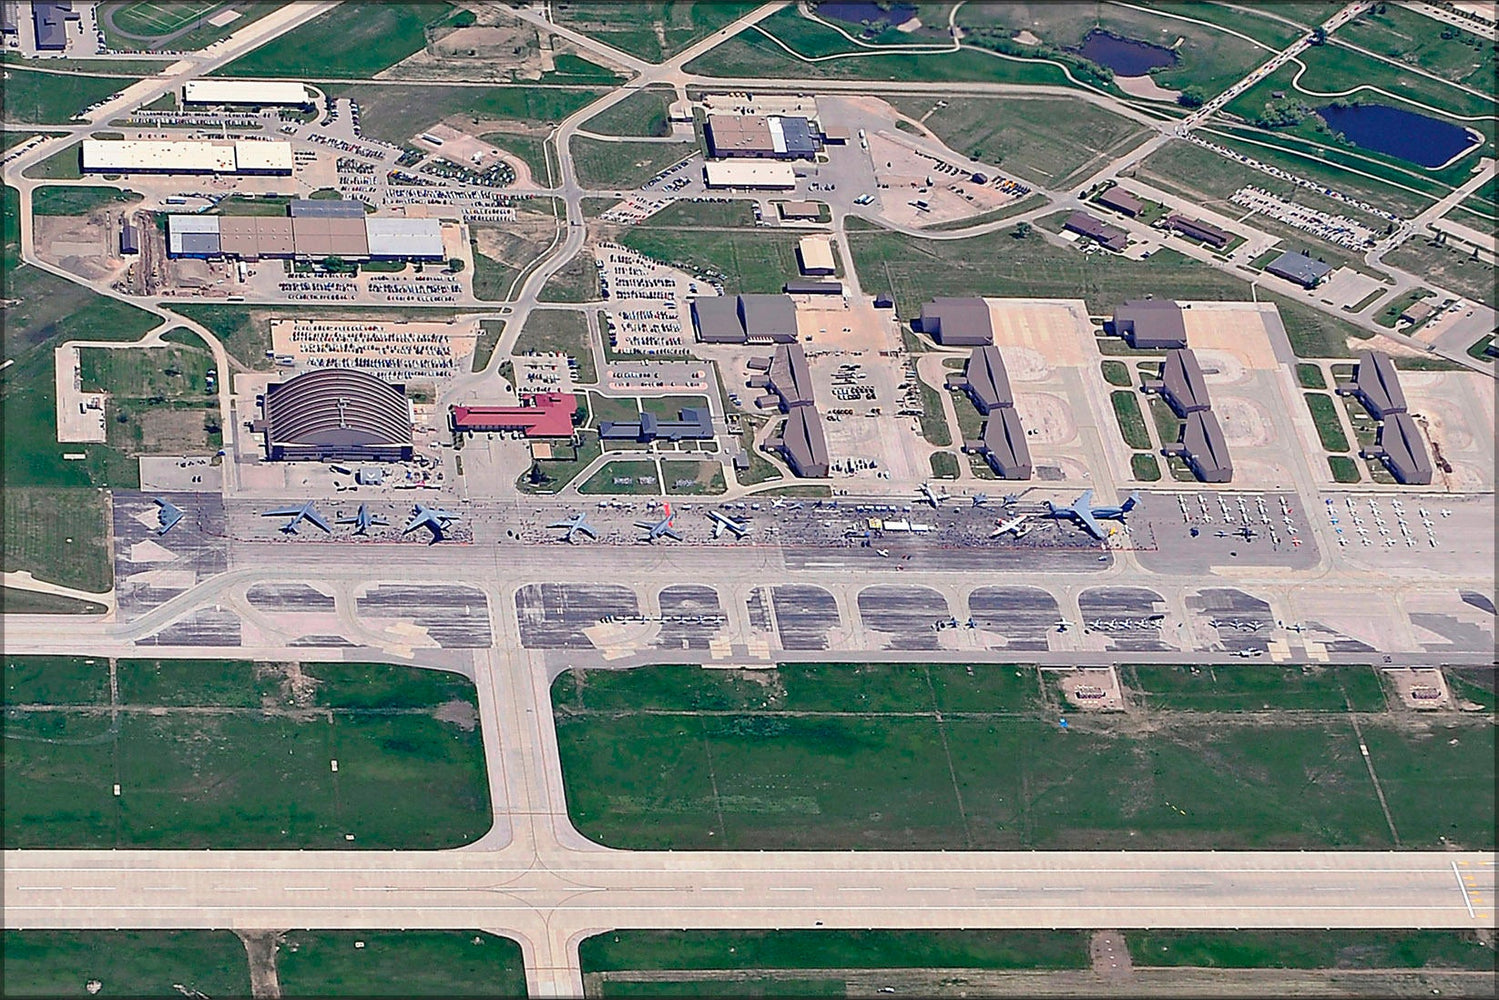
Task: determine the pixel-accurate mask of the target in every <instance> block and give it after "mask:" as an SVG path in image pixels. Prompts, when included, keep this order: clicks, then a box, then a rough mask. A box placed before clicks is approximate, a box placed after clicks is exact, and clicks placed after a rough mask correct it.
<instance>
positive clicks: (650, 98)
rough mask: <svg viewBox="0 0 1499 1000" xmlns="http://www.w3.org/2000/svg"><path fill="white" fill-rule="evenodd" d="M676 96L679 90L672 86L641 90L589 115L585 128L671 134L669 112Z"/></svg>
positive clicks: (618, 132)
mask: <svg viewBox="0 0 1499 1000" xmlns="http://www.w3.org/2000/svg"><path fill="white" fill-rule="evenodd" d="M674 96H675V91H673V90H672V89H671V88H670V87H647V88H646V89H644V90H637V91H635V93H633V94H631V95H630V96H629V97H626V98H625V99H624V100H622V101H620V102H619V103H618V104H616V105H614V106H613V107H612V108H607V109H605V110H604V111H601V112H599V113H598V114H596V115H594V116H593V117H592V118H590V119H588V121H586V122H584V123H583V128H584V129H585V130H587V131H589V132H597V133H598V134H600V135H640V136H652V135H655V136H664V135H670V134H671V123H670V122H668V121H667V120H666V115H667V111H668V110H669V107H670V105H671V101H672V98H673V97H674Z"/></svg>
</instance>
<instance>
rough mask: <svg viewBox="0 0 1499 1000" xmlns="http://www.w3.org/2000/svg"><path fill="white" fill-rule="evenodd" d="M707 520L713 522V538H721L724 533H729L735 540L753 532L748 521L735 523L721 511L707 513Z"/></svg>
mask: <svg viewBox="0 0 1499 1000" xmlns="http://www.w3.org/2000/svg"><path fill="white" fill-rule="evenodd" d="M708 519H709V520H710V521H712V522H713V537H714V538H721V537H722V536H723V533H724V532H725V531H728V532H730V533H731V534H732V535H733V536H734V537H735V538H743V537H744V536H745V535H747V534H749V533H750V532H751V531H752V530H753V529H752V528H751V527H750V523H749V522H748V521H736V520H734V519H733V518H732V517H730V516H729V515H727V514H725V513H723V512H722V511H717V510H710V511H708Z"/></svg>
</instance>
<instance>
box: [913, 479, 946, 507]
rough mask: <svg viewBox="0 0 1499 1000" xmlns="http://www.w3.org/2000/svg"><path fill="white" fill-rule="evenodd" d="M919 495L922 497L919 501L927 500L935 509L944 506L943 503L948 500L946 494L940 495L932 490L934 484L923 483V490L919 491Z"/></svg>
mask: <svg viewBox="0 0 1499 1000" xmlns="http://www.w3.org/2000/svg"><path fill="white" fill-rule="evenodd" d="M917 493H919V494H920V496H919V497H918V499H921V500H925V501H926V502H927V503H929V504H931V505H932V506H933V507H940V506H942V501H944V500H946V499H947V494H946V493H941V494H939V493H938V492H937V491H936V490H934V489H932V484H931V483H922V484H921V489H919V490H917Z"/></svg>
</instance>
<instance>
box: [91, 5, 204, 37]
mask: <svg viewBox="0 0 1499 1000" xmlns="http://www.w3.org/2000/svg"><path fill="white" fill-rule="evenodd" d="M219 6H222V4H221V3H220V0H174V2H172V3H164V2H162V0H136V2H135V3H126V4H120V5H118V6H117V7H116V9H115V10H114V23H115V27H117V28H119V29H120V30H121V31H125V32H129V33H130V34H132V35H143V36H146V37H158V36H161V35H170V34H171V33H172V32H174V31H178V30H180V29H182V28H185V27H187V26H188V25H190V24H192V23H194V22H195V21H197V20H198V19H199V18H200V17H203V16H204V15H206V14H208V13H209V12H211V11H212V10H213V9H214V8H215V7H219Z"/></svg>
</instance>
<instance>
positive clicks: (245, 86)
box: [182, 80, 312, 107]
mask: <svg viewBox="0 0 1499 1000" xmlns="http://www.w3.org/2000/svg"><path fill="white" fill-rule="evenodd" d="M182 103H183V104H230V105H242V106H245V107H266V106H283V107H309V106H311V104H312V98H311V97H310V96H309V95H308V93H307V88H306V87H304V86H302V84H300V83H288V82H283V81H275V80H264V81H257V80H189V81H188V82H187V83H184V84H183V85H182Z"/></svg>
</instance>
